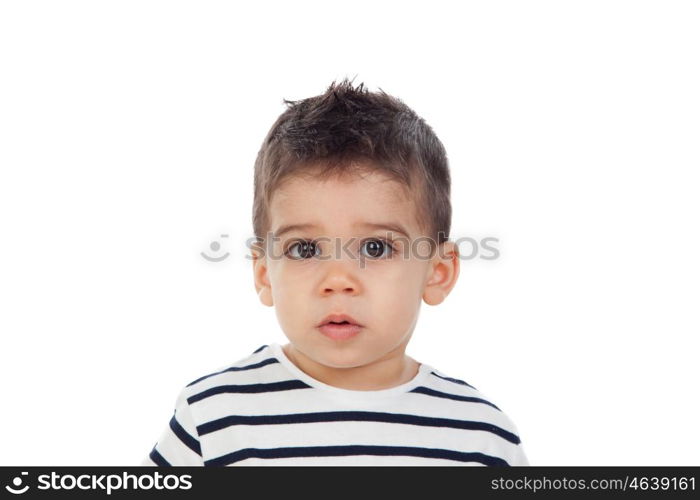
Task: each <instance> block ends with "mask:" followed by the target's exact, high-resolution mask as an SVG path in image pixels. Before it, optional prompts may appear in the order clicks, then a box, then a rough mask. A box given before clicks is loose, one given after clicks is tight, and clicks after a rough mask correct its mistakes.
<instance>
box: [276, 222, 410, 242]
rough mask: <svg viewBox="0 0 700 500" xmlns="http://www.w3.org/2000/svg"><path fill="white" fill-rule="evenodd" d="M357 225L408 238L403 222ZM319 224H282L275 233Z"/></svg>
mask: <svg viewBox="0 0 700 500" xmlns="http://www.w3.org/2000/svg"><path fill="white" fill-rule="evenodd" d="M355 226H360V227H365V228H368V229H385V230H388V231H394V232H395V233H400V234H403V235H404V236H406V238H408V237H409V236H408V231H406V230H405V229H404V228H403V226H402V225H401V224H397V223H393V222H362V223H360V224H355ZM318 227H319V226H317V225H316V224H288V225H286V226H281V227H279V228H278V229H277V231H274V233H273V235H274V236H275V237H280V236H282V235H283V234H285V233H289V232H291V231H304V230H308V229H316V228H318Z"/></svg>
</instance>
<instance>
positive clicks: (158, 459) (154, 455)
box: [148, 446, 172, 467]
mask: <svg viewBox="0 0 700 500" xmlns="http://www.w3.org/2000/svg"><path fill="white" fill-rule="evenodd" d="M148 458H150V459H151V460H153V462H155V464H156V465H158V466H160V467H172V465H171V464H170V462H168V461H167V460H166V459H165V458H163V455H161V454H160V453H158V450H156V448H155V446H154V447H153V449H152V450H151V453H150V454H149V455H148Z"/></svg>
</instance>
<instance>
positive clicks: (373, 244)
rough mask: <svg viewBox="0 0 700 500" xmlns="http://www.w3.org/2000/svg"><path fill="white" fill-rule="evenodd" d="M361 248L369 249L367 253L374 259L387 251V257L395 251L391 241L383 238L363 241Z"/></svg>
mask: <svg viewBox="0 0 700 500" xmlns="http://www.w3.org/2000/svg"><path fill="white" fill-rule="evenodd" d="M360 248H361V249H367V252H366V253H365V255H367V256H368V257H370V258H372V259H379V258H381V257H383V256H384V254H385V252H388V255H387V257H390V256H391V255H393V253H394V247H392V246H391V245H390V244H389V242H387V241H383V240H367V241H364V242H362V246H361V247H360Z"/></svg>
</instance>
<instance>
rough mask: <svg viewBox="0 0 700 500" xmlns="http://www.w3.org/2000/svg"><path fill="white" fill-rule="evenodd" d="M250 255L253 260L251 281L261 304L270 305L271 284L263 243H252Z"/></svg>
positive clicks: (271, 301)
mask: <svg viewBox="0 0 700 500" xmlns="http://www.w3.org/2000/svg"><path fill="white" fill-rule="evenodd" d="M251 257H252V260H253V283H254V285H255V291H256V292H257V294H258V298H259V299H260V302H262V304H263V305H266V306H268V307H272V306H273V305H274V303H273V300H272V286H271V284H270V280H269V277H268V273H267V258H266V257H265V251H264V245H261V244H259V243H254V244H253V245H252V246H251Z"/></svg>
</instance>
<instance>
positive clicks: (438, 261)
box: [423, 241, 459, 306]
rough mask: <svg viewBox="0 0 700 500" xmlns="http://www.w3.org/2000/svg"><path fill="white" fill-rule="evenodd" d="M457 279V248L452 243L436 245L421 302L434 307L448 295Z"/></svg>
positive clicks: (446, 242)
mask: <svg viewBox="0 0 700 500" xmlns="http://www.w3.org/2000/svg"><path fill="white" fill-rule="evenodd" d="M458 277H459V247H458V246H457V245H456V244H455V243H454V242H452V241H445V242H443V243H441V244H440V245H438V247H437V249H436V250H435V255H434V256H433V258H432V259H431V261H430V267H429V271H428V275H427V279H426V282H425V286H424V287H423V300H424V301H425V303H426V304H428V305H431V306H436V305H438V304H440V303H441V302H443V301H444V300H445V298H446V297H447V296H448V295H449V294H450V292H451V291H452V288H454V286H455V284H456V283H457V278H458Z"/></svg>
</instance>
